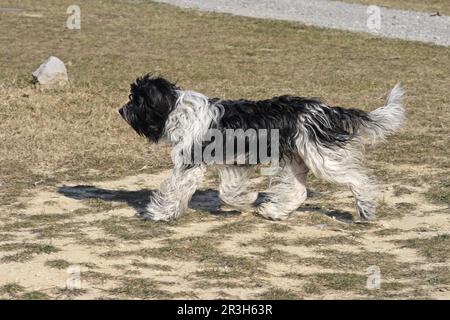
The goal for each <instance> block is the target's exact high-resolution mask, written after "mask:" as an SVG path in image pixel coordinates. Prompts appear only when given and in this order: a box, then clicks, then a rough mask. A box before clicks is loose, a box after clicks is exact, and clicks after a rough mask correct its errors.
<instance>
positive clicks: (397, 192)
mask: <svg viewBox="0 0 450 320" xmlns="http://www.w3.org/2000/svg"><path fill="white" fill-rule="evenodd" d="M413 193H414V191H412V190H411V189H408V188H406V187H404V186H401V185H395V186H394V196H396V197H399V196H403V195H405V194H413Z"/></svg>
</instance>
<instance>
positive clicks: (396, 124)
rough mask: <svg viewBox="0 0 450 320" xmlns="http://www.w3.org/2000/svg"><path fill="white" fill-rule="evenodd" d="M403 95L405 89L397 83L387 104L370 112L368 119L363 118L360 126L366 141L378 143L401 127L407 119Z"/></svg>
mask: <svg viewBox="0 0 450 320" xmlns="http://www.w3.org/2000/svg"><path fill="white" fill-rule="evenodd" d="M403 95H404V91H403V89H402V87H401V85H400V83H397V84H396V85H395V87H394V88H393V89H392V90H391V92H390V93H389V96H388V98H387V100H386V103H385V105H384V106H383V107H380V108H378V109H376V110H374V111H372V112H369V114H368V119H365V120H363V121H362V126H361V127H360V130H361V134H362V137H363V138H364V142H367V143H377V142H379V141H382V140H383V139H384V138H385V137H386V136H387V135H389V134H391V133H394V132H396V131H398V130H399V129H400V127H401V126H402V124H403V122H404V120H405V109H404V107H403Z"/></svg>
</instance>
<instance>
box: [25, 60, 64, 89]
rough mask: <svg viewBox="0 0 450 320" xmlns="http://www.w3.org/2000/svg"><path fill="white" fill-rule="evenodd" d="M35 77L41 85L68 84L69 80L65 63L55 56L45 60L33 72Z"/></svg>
mask: <svg viewBox="0 0 450 320" xmlns="http://www.w3.org/2000/svg"><path fill="white" fill-rule="evenodd" d="M33 76H34V77H35V78H36V79H37V81H38V82H39V83H40V84H53V83H56V82H67V81H68V80H69V78H68V76H67V69H66V66H65V65H64V62H62V61H61V60H60V59H58V58H57V57H54V56H51V57H50V58H48V59H47V60H45V61H44V63H42V64H41V65H40V66H39V68H37V70H36V71H34V72H33Z"/></svg>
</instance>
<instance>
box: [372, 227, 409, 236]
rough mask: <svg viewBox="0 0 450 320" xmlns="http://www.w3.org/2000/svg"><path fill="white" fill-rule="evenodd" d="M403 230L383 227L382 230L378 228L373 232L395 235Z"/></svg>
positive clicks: (379, 234) (381, 234)
mask: <svg viewBox="0 0 450 320" xmlns="http://www.w3.org/2000/svg"><path fill="white" fill-rule="evenodd" d="M402 232H403V230H402V229H398V228H387V229H381V230H376V231H374V232H373V234H375V235H377V236H381V237H383V236H394V235H399V234H401V233H402Z"/></svg>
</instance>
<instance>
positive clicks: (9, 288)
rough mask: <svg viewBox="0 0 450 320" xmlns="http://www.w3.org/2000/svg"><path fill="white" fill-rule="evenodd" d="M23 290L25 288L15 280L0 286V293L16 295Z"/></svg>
mask: <svg viewBox="0 0 450 320" xmlns="http://www.w3.org/2000/svg"><path fill="white" fill-rule="evenodd" d="M23 291H25V288H24V287H23V286H21V285H20V284H18V283H16V282H11V283H7V284H4V285H2V286H1V287H0V295H8V296H10V297H16V296H17V295H18V294H19V293H21V292H23Z"/></svg>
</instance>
